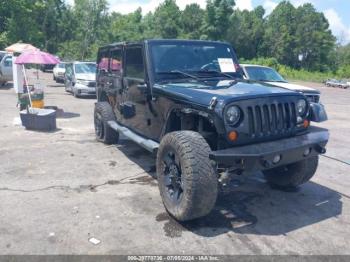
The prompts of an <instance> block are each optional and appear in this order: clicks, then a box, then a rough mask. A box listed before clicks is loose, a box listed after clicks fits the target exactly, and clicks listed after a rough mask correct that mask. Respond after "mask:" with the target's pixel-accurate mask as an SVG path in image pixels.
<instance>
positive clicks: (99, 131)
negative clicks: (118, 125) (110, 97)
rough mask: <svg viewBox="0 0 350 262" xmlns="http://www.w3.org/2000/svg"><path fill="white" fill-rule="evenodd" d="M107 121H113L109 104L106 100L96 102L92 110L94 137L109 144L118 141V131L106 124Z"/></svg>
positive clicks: (113, 117)
mask: <svg viewBox="0 0 350 262" xmlns="http://www.w3.org/2000/svg"><path fill="white" fill-rule="evenodd" d="M108 121H115V116H114V113H113V109H112V107H111V105H110V104H108V103H107V102H98V103H96V105H95V111H94V124H95V134H96V139H97V140H98V141H100V142H103V143H105V144H108V145H110V144H115V143H117V142H118V140H119V133H118V132H116V131H115V130H113V129H112V128H111V127H110V126H109V125H108Z"/></svg>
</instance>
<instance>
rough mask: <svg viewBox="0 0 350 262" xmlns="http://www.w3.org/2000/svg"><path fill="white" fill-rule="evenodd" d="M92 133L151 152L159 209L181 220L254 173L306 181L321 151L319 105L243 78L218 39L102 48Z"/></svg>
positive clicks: (275, 181) (282, 181)
mask: <svg viewBox="0 0 350 262" xmlns="http://www.w3.org/2000/svg"><path fill="white" fill-rule="evenodd" d="M97 65H98V70H97V103H96V104H95V110H94V124H95V134H96V137H97V140H98V141H101V142H103V143H105V144H113V143H117V142H118V138H119V134H123V135H124V136H125V137H127V138H129V139H131V140H133V141H134V142H136V143H137V144H139V145H140V146H142V147H144V148H145V149H147V150H148V151H150V152H153V153H154V154H156V155H157V157H156V170H157V178H158V185H159V190H160V194H161V197H162V199H163V203H164V206H165V208H166V210H167V211H168V212H169V213H170V214H171V215H172V216H173V217H175V218H176V219H178V220H181V221H185V220H192V219H195V218H199V217H203V216H205V215H207V214H208V213H209V212H210V211H211V210H212V208H213V207H214V204H215V202H216V198H217V194H218V186H219V185H218V184H219V182H220V181H222V180H225V179H226V178H229V177H231V175H233V174H242V173H250V172H253V171H259V170H261V171H262V172H263V174H264V175H265V177H266V179H267V181H268V182H269V183H271V184H272V185H275V186H279V187H282V188H290V187H296V186H299V185H301V184H303V183H306V182H307V181H308V180H310V179H311V177H312V176H313V175H314V173H315V171H316V169H317V165H318V156H319V154H322V153H324V152H325V146H326V144H327V142H328V136H329V135H328V131H327V130H325V129H322V128H319V127H311V126H310V121H316V122H322V121H325V120H326V119H327V115H326V112H325V110H324V108H323V106H322V105H321V104H317V103H310V102H308V100H307V99H306V97H305V96H304V95H302V94H301V93H298V92H294V91H292V90H288V89H286V88H280V87H277V86H273V85H269V84H265V83H256V82H255V83H253V82H251V81H246V80H242V79H241V78H242V75H241V73H240V72H239V71H238V68H239V67H238V61H237V58H236V55H235V52H234V49H233V48H232V47H231V46H230V45H229V44H226V43H221V42H211V41H194V40H146V41H142V42H138V43H117V44H111V45H108V46H105V47H101V48H100V49H99V52H98V58H97Z"/></svg>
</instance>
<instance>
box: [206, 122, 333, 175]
mask: <svg viewBox="0 0 350 262" xmlns="http://www.w3.org/2000/svg"><path fill="white" fill-rule="evenodd" d="M328 139H329V133H328V130H327V129H323V128H319V127H310V128H309V130H308V133H306V134H303V135H299V136H295V137H290V138H286V139H280V140H276V141H272V142H265V143H259V144H253V145H246V146H239V147H233V148H228V149H224V150H218V151H212V152H211V153H210V154H209V157H210V159H211V160H214V161H215V162H216V163H217V164H219V165H225V166H227V167H230V168H235V169H241V170H245V171H256V170H265V169H271V168H275V167H278V166H283V165H288V164H291V163H294V162H298V161H300V160H303V159H307V158H309V157H313V156H317V155H319V154H324V153H325V152H326V149H325V147H326V144H327V142H328ZM308 150H310V153H309V154H308V155H305V152H306V151H308ZM276 156H280V158H281V159H280V161H279V162H278V163H274V162H273V160H274V158H275V157H276Z"/></svg>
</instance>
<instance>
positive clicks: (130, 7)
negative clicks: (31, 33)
mask: <svg viewBox="0 0 350 262" xmlns="http://www.w3.org/2000/svg"><path fill="white" fill-rule="evenodd" d="M66 1H67V2H68V3H73V2H74V0H66ZM107 1H108V2H109V5H110V10H111V11H116V12H119V13H123V14H126V13H130V12H133V11H135V10H136V9H137V8H138V7H141V8H142V10H143V13H148V12H149V11H153V10H154V9H155V8H156V7H157V6H158V5H159V4H160V3H161V2H163V0H107ZM235 1H236V8H239V9H241V10H242V9H247V10H252V9H253V8H255V7H256V6H258V5H262V6H263V7H264V8H265V10H266V12H267V14H269V13H271V12H272V10H273V9H274V8H275V7H276V6H277V4H278V3H279V2H281V1H282V0H235ZM176 2H177V5H178V6H179V7H180V9H184V8H185V6H186V5H188V4H191V3H198V4H199V5H200V6H201V7H203V8H204V7H205V5H206V0H176ZM290 2H291V3H292V4H293V5H294V6H296V7H297V6H299V5H302V4H304V3H312V4H313V5H314V6H315V7H316V9H317V10H318V11H322V12H324V14H325V16H326V17H327V19H328V21H329V24H330V28H331V30H332V32H333V34H334V35H335V36H336V37H337V38H338V41H339V42H340V43H342V44H347V43H350V15H349V11H350V1H349V0H290Z"/></svg>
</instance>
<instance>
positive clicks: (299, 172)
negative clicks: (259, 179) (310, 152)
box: [263, 156, 318, 188]
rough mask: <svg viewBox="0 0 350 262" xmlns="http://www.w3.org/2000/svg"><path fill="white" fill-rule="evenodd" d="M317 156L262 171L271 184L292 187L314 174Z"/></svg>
mask: <svg viewBox="0 0 350 262" xmlns="http://www.w3.org/2000/svg"><path fill="white" fill-rule="evenodd" d="M317 166H318V156H315V157H310V158H308V159H305V160H302V161H299V162H296V163H292V164H290V165H286V166H282V167H277V168H273V169H269V170H265V171H263V173H264V176H265V178H266V180H267V181H268V182H269V183H270V184H271V185H273V186H277V187H281V188H293V187H297V186H299V185H302V184H304V183H306V182H308V181H309V180H310V179H311V178H312V177H313V175H314V174H315V172H316V170H317Z"/></svg>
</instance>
